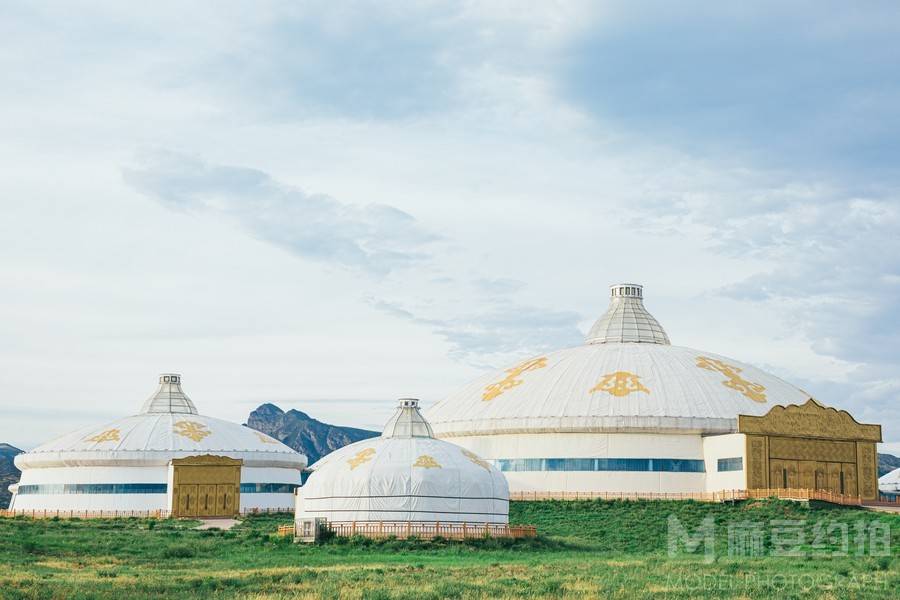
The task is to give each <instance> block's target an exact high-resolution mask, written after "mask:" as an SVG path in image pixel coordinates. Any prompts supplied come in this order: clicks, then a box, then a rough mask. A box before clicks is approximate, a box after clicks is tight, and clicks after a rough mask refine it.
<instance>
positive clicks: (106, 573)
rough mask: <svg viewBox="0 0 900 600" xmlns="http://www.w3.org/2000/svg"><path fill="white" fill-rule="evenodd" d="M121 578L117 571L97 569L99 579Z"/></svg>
mask: <svg viewBox="0 0 900 600" xmlns="http://www.w3.org/2000/svg"><path fill="white" fill-rule="evenodd" d="M118 576H119V573H118V572H117V571H116V570H115V569H97V577H106V578H109V579H114V578H116V577H118Z"/></svg>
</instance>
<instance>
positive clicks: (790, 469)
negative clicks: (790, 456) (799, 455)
mask: <svg viewBox="0 0 900 600" xmlns="http://www.w3.org/2000/svg"><path fill="white" fill-rule="evenodd" d="M784 468H785V469H786V470H787V487H789V488H792V489H795V488H798V487H800V465H799V464H798V461H796V460H786V461H784Z"/></svg>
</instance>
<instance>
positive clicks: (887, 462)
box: [878, 454, 900, 477]
mask: <svg viewBox="0 0 900 600" xmlns="http://www.w3.org/2000/svg"><path fill="white" fill-rule="evenodd" d="M897 468H900V457H897V456H894V455H893V454H879V455H878V476H879V477H881V476H882V475H884V474H885V473H890V472H891V471H893V470H894V469H897Z"/></svg>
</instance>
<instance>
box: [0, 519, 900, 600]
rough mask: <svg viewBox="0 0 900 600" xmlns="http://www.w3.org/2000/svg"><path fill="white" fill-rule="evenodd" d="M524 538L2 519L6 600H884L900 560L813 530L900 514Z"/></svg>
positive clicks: (576, 527) (603, 524) (897, 583)
mask: <svg viewBox="0 0 900 600" xmlns="http://www.w3.org/2000/svg"><path fill="white" fill-rule="evenodd" d="M670 515H674V516H675V517H677V518H678V520H679V522H681V523H682V524H683V525H684V526H685V527H687V528H688V529H689V530H694V528H695V527H697V526H699V525H700V524H701V523H702V522H703V520H704V519H708V518H710V517H712V519H713V521H714V523H715V524H716V530H715V550H716V552H715V558H714V560H713V561H712V562H705V560H704V555H703V553H702V549H700V550H698V552H696V553H685V552H683V551H682V552H679V554H677V555H676V556H675V557H670V556H669V554H668V550H667V535H666V533H667V528H668V518H669V516H670ZM510 516H511V521H512V522H513V523H529V524H534V525H537V527H538V531H539V532H540V534H541V535H540V536H539V537H538V538H537V539H534V540H519V541H510V540H471V541H468V542H465V543H460V542H449V541H444V540H436V541H431V540H406V541H403V540H385V541H379V542H373V541H372V540H366V539H349V540H348V539H340V538H338V539H334V540H330V541H329V542H327V543H324V544H319V545H315V546H303V545H295V544H293V543H291V540H290V539H288V538H279V537H277V536H274V535H273V532H274V531H275V530H276V529H277V526H278V525H280V524H284V523H286V522H290V520H291V515H274V516H256V517H251V518H247V519H246V520H244V522H243V523H242V524H241V525H239V526H238V527H236V528H235V529H233V530H231V531H227V532H225V531H218V530H210V531H195V530H193V529H192V527H194V526H195V525H196V523H195V522H190V521H174V520H169V521H153V520H144V519H115V520H112V519H110V520H90V521H87V520H85V521H79V520H72V521H66V520H59V521H55V520H43V521H42V520H34V521H32V520H30V519H24V518H16V519H0V564H2V565H3V567H2V569H0V598H2V599H3V600H6V599H18V598H48V599H49V598H67V599H68V598H116V599H117V600H121V599H125V598H127V599H131V598H142V597H177V598H180V599H183V598H210V597H221V598H248V599H250V598H253V599H269V598H271V599H275V598H306V597H309V598H320V597H321V598H360V599H363V598H394V599H400V598H408V599H413V598H415V599H417V600H418V599H423V598H424V599H428V598H490V599H492V600H493V599H495V598H497V599H499V598H510V597H530V598H559V597H569V598H596V597H609V598H643V597H647V596H650V595H656V596H659V597H664V598H697V597H703V598H815V599H816V600H826V599H829V598H860V599H865V598H893V597H897V593H896V590H897V589H900V559H898V556H897V554H898V551H897V550H894V551H893V553H892V554H889V555H888V556H870V555H868V553H866V554H865V555H863V556H855V555H854V551H855V550H856V546H855V545H854V544H853V543H851V547H850V549H849V550H850V553H849V556H832V555H831V554H832V553H833V552H834V551H836V550H840V545H839V544H837V543H836V541H837V540H835V539H831V540H830V541H829V540H825V542H826V543H824V544H822V545H820V546H816V547H813V543H812V542H813V538H814V537H815V535H816V531H817V530H816V526H815V523H816V522H820V523H824V524H825V525H826V526H831V527H832V529H840V527H842V526H846V527H847V528H848V531H849V532H850V533H851V537H852V535H853V533H854V527H856V525H857V523H858V522H862V523H863V524H864V525H866V527H868V526H870V525H871V524H872V523H878V524H880V526H881V527H885V528H888V529H889V530H890V531H891V533H892V534H893V538H894V539H896V540H898V541H900V516H898V515H891V514H885V513H873V512H868V511H861V510H857V509H846V508H836V507H829V506H821V505H820V506H812V507H804V506H802V505H799V504H796V503H790V502H779V501H765V502H747V503H739V504H736V505H733V506H732V505H720V504H700V503H694V502H661V501H660V502H643V501H642V502H627V501H625V502H622V501H613V502H604V501H584V502H514V503H512V505H511V515H510ZM785 519H789V520H801V521H805V523H804V524H803V526H802V527H801V530H802V531H803V532H804V534H805V535H806V538H807V540H806V543H805V544H804V545H803V546H802V548H801V550H802V553H803V556H801V557H779V556H772V552H773V549H774V546H773V544H772V540H771V539H770V537H771V536H768V535H767V536H766V538H765V539H764V540H763V541H764V547H763V550H764V555H763V556H759V557H746V556H731V557H730V556H729V555H728V534H727V530H728V524H729V523H740V522H754V523H762V524H764V525H765V527H767V528H768V524H769V523H771V522H772V521H773V520H785Z"/></svg>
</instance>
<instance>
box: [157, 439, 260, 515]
mask: <svg viewBox="0 0 900 600" xmlns="http://www.w3.org/2000/svg"><path fill="white" fill-rule="evenodd" d="M242 464H243V461H242V460H238V459H234V458H228V457H227V456H213V455H209V454H206V455H203V456H189V457H187V458H176V459H173V460H172V470H173V474H172V516H174V517H233V516H236V515H237V514H238V512H239V510H240V506H241V502H240V499H241V465H242Z"/></svg>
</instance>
